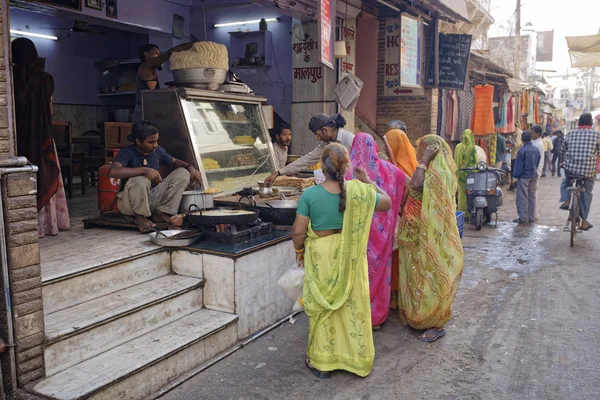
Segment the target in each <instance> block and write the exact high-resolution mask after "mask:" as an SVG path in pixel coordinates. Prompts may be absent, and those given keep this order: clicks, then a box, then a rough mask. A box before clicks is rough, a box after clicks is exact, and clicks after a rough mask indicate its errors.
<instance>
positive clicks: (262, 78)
mask: <svg viewBox="0 0 600 400" xmlns="http://www.w3.org/2000/svg"><path fill="white" fill-rule="evenodd" d="M197 4H200V3H196V2H195V3H194V5H195V6H196V5H197ZM205 10H206V38H205V37H204V27H203V18H202V17H203V15H202V9H201V7H194V8H192V11H191V18H190V29H191V32H192V35H194V36H195V37H196V38H197V39H198V40H205V39H206V40H209V41H213V42H217V43H222V44H225V45H226V46H227V47H228V49H229V50H231V49H230V46H229V43H230V41H229V40H230V35H229V33H228V32H235V31H238V30H241V31H258V24H252V25H247V26H236V27H226V28H214V27H213V25H214V24H218V23H227V22H235V21H245V20H258V19H261V18H275V17H279V18H280V20H281V21H280V22H270V23H269V31H270V32H271V37H272V42H273V49H272V51H273V50H274V52H273V53H274V59H273V62H272V66H271V68H256V69H235V70H234V72H235V73H236V74H237V75H238V76H239V77H240V78H241V79H242V80H243V81H244V82H245V83H246V84H247V85H248V86H250V88H251V89H252V90H254V91H255V92H256V94H257V95H261V96H264V97H266V98H267V99H268V100H267V103H268V104H271V105H273V107H274V109H275V112H276V113H277V114H279V115H280V116H281V117H282V118H283V119H284V120H285V121H287V122H288V123H289V122H290V120H291V103H292V83H293V76H292V40H291V32H292V20H291V18H290V17H287V16H282V15H281V14H279V13H278V12H277V11H276V10H272V9H268V8H265V7H261V6H258V5H255V4H252V3H249V2H240V1H231V0H225V1H220V2H217V1H214V0H213V1H206V4H205ZM234 58H235V55H231V54H230V59H229V63H230V64H231V63H232V62H233V60H234Z"/></svg>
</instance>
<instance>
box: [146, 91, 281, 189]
mask: <svg viewBox="0 0 600 400" xmlns="http://www.w3.org/2000/svg"><path fill="white" fill-rule="evenodd" d="M141 96H142V113H143V117H144V119H146V120H149V121H151V122H153V123H154V124H156V126H157V127H158V128H159V130H160V145H161V146H162V147H164V148H165V150H166V151H167V152H168V153H170V154H171V155H173V156H174V157H176V158H179V159H182V160H185V161H186V162H189V163H191V164H194V165H195V166H197V167H198V169H199V171H200V172H201V173H202V177H203V187H204V188H205V189H206V188H216V189H220V190H222V191H223V192H224V194H231V193H233V192H235V191H237V190H240V189H242V188H244V187H251V186H256V182H257V181H260V180H264V179H265V178H266V177H268V176H269V175H271V173H272V172H273V171H275V167H274V158H273V146H272V144H271V139H270V136H269V132H268V129H267V124H266V123H265V118H264V113H263V108H262V104H263V103H264V102H265V101H266V99H265V98H263V97H258V96H254V95H244V94H233V93H225V92H218V91H210V90H200V89H191V88H172V89H159V90H147V91H142V93H141Z"/></svg>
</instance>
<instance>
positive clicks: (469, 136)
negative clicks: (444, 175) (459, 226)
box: [454, 129, 477, 217]
mask: <svg viewBox="0 0 600 400" xmlns="http://www.w3.org/2000/svg"><path fill="white" fill-rule="evenodd" d="M454 159H455V160H456V177H457V178H458V211H462V212H464V213H465V216H466V217H469V215H470V212H469V210H468V206H467V193H466V190H467V174H468V173H469V171H463V170H462V169H463V168H471V167H476V166H477V149H476V146H475V137H474V136H473V132H472V131H471V130H470V129H465V132H464V133H463V140H462V143H459V144H458V145H457V146H456V149H455V150H454Z"/></svg>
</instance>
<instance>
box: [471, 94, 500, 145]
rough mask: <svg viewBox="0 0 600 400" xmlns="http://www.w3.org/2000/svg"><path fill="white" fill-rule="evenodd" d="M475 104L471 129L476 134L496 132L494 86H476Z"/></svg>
mask: <svg viewBox="0 0 600 400" xmlns="http://www.w3.org/2000/svg"><path fill="white" fill-rule="evenodd" d="M473 90H474V93H475V105H474V107H473V117H472V120H471V130H472V131H473V134H474V135H475V136H482V135H491V134H493V133H495V132H496V129H495V127H494V110H493V98H494V87H493V86H492V85H485V86H481V85H479V86H475V88H474V89H473Z"/></svg>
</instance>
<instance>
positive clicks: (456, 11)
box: [422, 0, 471, 24]
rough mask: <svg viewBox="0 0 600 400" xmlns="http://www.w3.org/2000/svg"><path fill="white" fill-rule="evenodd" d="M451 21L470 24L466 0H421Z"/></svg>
mask: <svg viewBox="0 0 600 400" xmlns="http://www.w3.org/2000/svg"><path fill="white" fill-rule="evenodd" d="M422 2H423V3H427V4H429V5H431V6H433V7H435V8H438V9H439V11H441V12H442V13H443V14H446V15H448V16H449V17H451V18H453V19H458V20H461V21H464V22H468V23H469V24H470V23H471V20H470V19H469V9H468V8H467V2H466V0H422Z"/></svg>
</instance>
